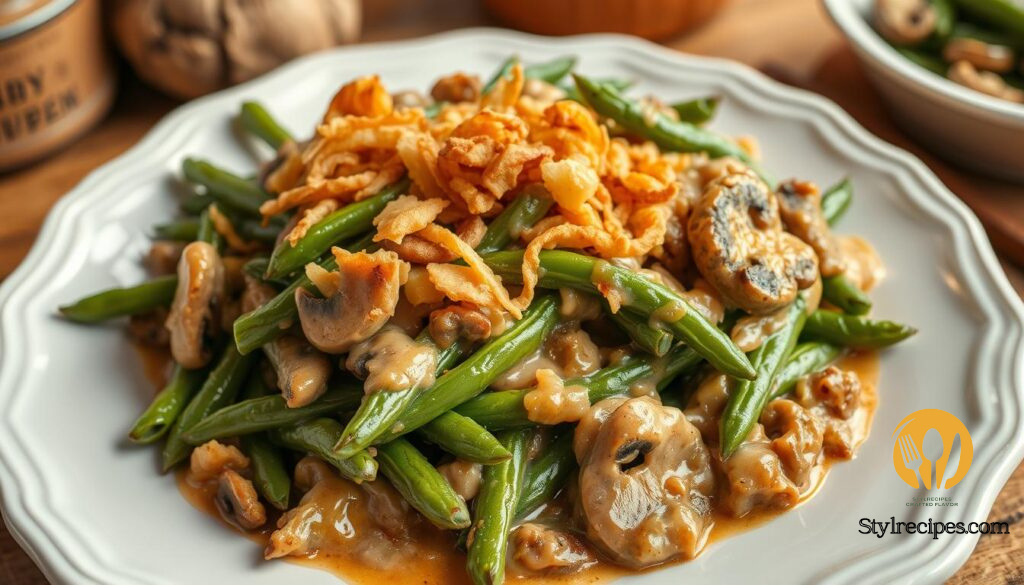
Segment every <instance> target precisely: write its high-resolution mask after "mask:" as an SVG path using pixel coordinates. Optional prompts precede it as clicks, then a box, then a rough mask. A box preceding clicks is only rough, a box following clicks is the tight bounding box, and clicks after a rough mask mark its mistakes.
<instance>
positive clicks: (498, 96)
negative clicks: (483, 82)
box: [480, 63, 526, 110]
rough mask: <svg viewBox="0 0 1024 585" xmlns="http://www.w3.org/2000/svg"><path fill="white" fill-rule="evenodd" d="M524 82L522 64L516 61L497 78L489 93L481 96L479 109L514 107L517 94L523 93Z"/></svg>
mask: <svg viewBox="0 0 1024 585" xmlns="http://www.w3.org/2000/svg"><path fill="white" fill-rule="evenodd" d="M525 82H526V80H525V78H524V76H523V66H522V65H520V64H518V63H517V64H516V65H514V66H513V67H512V69H511V70H510V71H509V72H508V74H507V75H504V76H502V77H501V79H499V80H498V83H497V85H495V86H494V88H493V89H492V90H491V91H490V92H489V93H486V94H484V95H483V96H482V98H481V100H480V109H481V110H482V109H484V108H490V109H492V110H508V109H510V108H513V107H515V105H516V102H518V101H519V96H521V95H523V85H525Z"/></svg>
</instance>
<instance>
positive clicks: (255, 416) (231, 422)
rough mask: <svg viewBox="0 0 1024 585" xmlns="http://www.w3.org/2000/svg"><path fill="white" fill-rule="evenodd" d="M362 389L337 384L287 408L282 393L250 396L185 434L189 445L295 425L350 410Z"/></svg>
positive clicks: (221, 410) (347, 384)
mask: <svg viewBox="0 0 1024 585" xmlns="http://www.w3.org/2000/svg"><path fill="white" fill-rule="evenodd" d="M362 397H363V390H362V388H360V387H359V386H358V385H357V384H353V383H350V382H349V383H345V382H342V383H336V384H332V385H331V387H330V388H329V389H328V390H327V392H325V393H324V394H323V396H321V397H320V398H317V399H316V400H315V401H314V402H313V403H312V404H307V405H306V406H301V407H299V408H288V405H287V403H286V402H285V399H284V397H282V396H281V395H280V394H274V395H272V396H262V397H259V398H250V399H248V400H243V401H241V402H238V403H236V404H232V405H230V406H226V407H224V408H221V409H220V410H218V411H216V412H214V413H212V414H210V415H209V416H207V417H206V418H204V419H203V420H202V421H201V422H199V423H197V424H195V425H193V426H192V427H191V428H190V429H188V431H186V432H185V433H183V434H182V437H181V438H182V440H184V441H185V442H186V443H188V444H190V445H200V444H202V443H205V442H207V441H210V440H212V439H223V438H226V437H238V436H241V435H248V434H250V433H257V432H260V431H268V430H271V429H277V428H281V427H286V426H289V425H294V424H297V423H299V422H302V421H304V420H307V419H311V418H316V417H320V416H325V415H329V414H337V413H340V412H346V411H350V410H352V409H353V408H355V407H356V406H358V405H359V401H360V399H362Z"/></svg>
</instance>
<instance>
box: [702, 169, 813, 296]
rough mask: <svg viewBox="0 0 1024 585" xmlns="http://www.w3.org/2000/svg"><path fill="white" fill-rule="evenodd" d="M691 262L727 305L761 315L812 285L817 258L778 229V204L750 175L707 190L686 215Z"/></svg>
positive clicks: (739, 175) (737, 174)
mask: <svg viewBox="0 0 1024 585" xmlns="http://www.w3.org/2000/svg"><path fill="white" fill-rule="evenodd" d="M688 235H689V240H690V246H691V253H692V255H693V261H694V264H695V265H696V267H697V269H698V270H699V271H700V273H701V275H703V276H704V278H705V279H706V280H707V281H708V282H709V283H710V284H711V285H712V286H713V287H714V288H715V290H717V291H718V292H719V294H720V295H721V296H722V298H723V300H725V301H726V303H727V304H731V305H733V306H736V307H739V308H741V309H743V310H745V311H747V312H749V313H755V314H764V313H770V312H772V311H774V310H776V309H779V308H781V307H784V306H786V305H788V304H790V303H792V302H793V300H794V299H795V298H796V294H797V292H799V291H800V289H804V288H807V287H809V286H811V285H812V284H814V281H815V280H816V279H817V277H818V258H817V256H815V254H814V250H813V249H811V247H810V246H808V245H807V244H805V243H803V242H802V241H800V239H799V238H797V237H796V236H794V235H792V234H790V233H787V232H785V231H784V230H783V229H782V220H781V218H780V216H779V204H778V201H777V200H776V198H775V196H774V195H773V194H772V193H771V191H769V190H768V186H767V185H765V184H764V183H763V182H762V181H761V180H760V179H758V178H757V176H755V175H754V174H752V173H750V172H732V173H730V174H728V175H725V176H723V177H721V178H718V179H715V180H714V181H712V182H711V183H709V184H708V186H707V188H705V190H704V194H703V195H702V196H701V199H700V201H698V202H697V203H696V204H695V205H694V208H693V211H692V212H691V214H690V221H689V224H688Z"/></svg>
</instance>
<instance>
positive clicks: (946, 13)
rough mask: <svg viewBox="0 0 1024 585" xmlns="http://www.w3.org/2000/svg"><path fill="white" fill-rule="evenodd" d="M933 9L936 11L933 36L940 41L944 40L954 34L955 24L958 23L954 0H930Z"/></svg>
mask: <svg viewBox="0 0 1024 585" xmlns="http://www.w3.org/2000/svg"><path fill="white" fill-rule="evenodd" d="M929 4H931V5H932V11H933V12H934V13H935V29H934V30H933V31H932V38H933V39H935V40H936V41H938V42H940V43H941V42H944V41H945V40H946V39H948V38H949V35H951V34H953V26H954V25H955V24H956V8H954V7H953V1H952V0H929Z"/></svg>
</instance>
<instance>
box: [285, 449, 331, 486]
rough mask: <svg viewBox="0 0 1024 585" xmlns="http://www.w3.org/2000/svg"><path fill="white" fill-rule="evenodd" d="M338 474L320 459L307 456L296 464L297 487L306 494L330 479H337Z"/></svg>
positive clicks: (294, 475)
mask: <svg viewBox="0 0 1024 585" xmlns="http://www.w3.org/2000/svg"><path fill="white" fill-rule="evenodd" d="M337 476H338V474H337V472H336V471H335V470H334V468H333V467H331V466H330V465H328V464H327V463H325V462H324V460H323V459H320V458H319V457H314V456H312V455H306V456H305V457H303V458H302V459H299V462H298V463H296V464H295V473H294V474H293V477H294V478H295V487H296V488H297V489H298V490H299V491H301V492H303V493H305V492H308V491H309V490H311V489H313V486H315V485H316V484H318V483H320V482H321V481H323V480H324V479H326V478H328V477H337Z"/></svg>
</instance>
